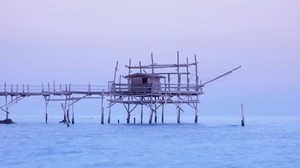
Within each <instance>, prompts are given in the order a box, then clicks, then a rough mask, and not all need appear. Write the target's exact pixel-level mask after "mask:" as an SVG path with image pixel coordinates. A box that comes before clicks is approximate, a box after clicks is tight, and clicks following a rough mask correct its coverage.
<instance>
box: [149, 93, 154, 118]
mask: <svg viewBox="0 0 300 168" xmlns="http://www.w3.org/2000/svg"><path fill="white" fill-rule="evenodd" d="M152 103H153V102H152V96H150V117H149V124H152V117H153V104H152Z"/></svg>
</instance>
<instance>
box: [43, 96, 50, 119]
mask: <svg viewBox="0 0 300 168" xmlns="http://www.w3.org/2000/svg"><path fill="white" fill-rule="evenodd" d="M44 98H45V123H46V124H47V123H48V103H49V99H48V97H47V96H44Z"/></svg>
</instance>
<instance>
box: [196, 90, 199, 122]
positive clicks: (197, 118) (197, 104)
mask: <svg viewBox="0 0 300 168" xmlns="http://www.w3.org/2000/svg"><path fill="white" fill-rule="evenodd" d="M196 99H197V102H196V107H195V123H198V104H199V95H197V98H196Z"/></svg>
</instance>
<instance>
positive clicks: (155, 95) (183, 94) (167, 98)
mask: <svg viewBox="0 0 300 168" xmlns="http://www.w3.org/2000/svg"><path fill="white" fill-rule="evenodd" d="M151 61H152V63H151V64H150V65H142V64H141V62H139V65H138V66H133V65H132V64H131V60H129V65H128V66H126V68H128V75H127V76H126V77H128V76H130V75H132V71H137V72H138V73H139V74H142V73H144V74H147V76H150V77H151V76H152V78H154V77H156V76H162V77H161V78H163V79H164V81H163V83H161V84H160V85H161V86H160V87H159V88H160V90H157V89H153V90H152V89H151V87H153V86H150V89H148V88H142V86H141V88H139V89H134V90H132V89H130V88H131V87H132V84H131V83H130V80H129V79H127V80H128V81H127V83H121V82H119V83H117V82H116V81H115V80H114V81H113V82H112V83H111V87H110V90H111V97H110V99H109V102H110V104H109V107H111V106H113V105H114V104H117V103H121V104H123V105H124V107H125V109H126V111H127V123H130V116H131V112H132V111H133V110H134V109H136V108H137V107H138V106H140V108H141V123H143V111H144V107H148V108H149V109H150V117H149V124H151V123H152V120H153V115H154V122H155V123H157V114H158V110H159V108H161V115H162V116H161V122H162V123H164V109H165V108H164V106H165V105H167V104H173V105H175V106H176V109H177V123H180V114H181V112H182V111H183V109H182V105H183V104H187V105H189V106H190V107H192V108H193V109H194V111H195V118H194V122H195V123H197V122H198V113H199V109H198V104H199V96H200V95H201V94H203V92H202V86H201V83H199V76H198V62H197V57H196V55H195V56H194V61H193V62H192V63H189V60H188V58H186V63H180V61H179V52H177V63H175V64H156V63H154V60H153V54H151ZM117 66H118V64H117ZM117 66H116V70H117V69H118V68H117ZM147 70H148V71H149V70H150V71H151V72H149V73H148V72H147ZM191 71H193V72H194V73H193V75H195V80H194V81H191V80H190V79H191ZM115 74H116V71H115ZM183 76H185V79H186V80H182V79H183ZM136 87H137V86H135V88H136ZM148 87H149V86H148ZM148 90H149V91H148ZM108 122H109V121H108Z"/></svg>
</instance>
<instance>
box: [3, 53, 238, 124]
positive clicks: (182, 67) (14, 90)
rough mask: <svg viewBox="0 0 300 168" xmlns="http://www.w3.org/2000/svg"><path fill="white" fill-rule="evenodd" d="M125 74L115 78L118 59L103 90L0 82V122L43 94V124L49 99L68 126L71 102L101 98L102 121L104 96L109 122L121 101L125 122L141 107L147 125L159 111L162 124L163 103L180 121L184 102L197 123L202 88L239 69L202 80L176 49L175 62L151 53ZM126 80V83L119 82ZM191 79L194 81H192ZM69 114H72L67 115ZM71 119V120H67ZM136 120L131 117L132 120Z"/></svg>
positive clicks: (196, 70)
mask: <svg viewBox="0 0 300 168" xmlns="http://www.w3.org/2000/svg"><path fill="white" fill-rule="evenodd" d="M125 67H126V68H127V69H128V74H127V75H126V76H122V75H119V79H118V81H117V72H118V62H117V63H116V67H115V70H114V77H113V80H112V81H108V85H107V87H106V89H103V88H102V89H101V88H99V87H92V85H90V84H88V85H87V86H84V87H80V88H78V87H76V85H72V84H67V85H61V84H59V85H57V84H55V82H53V84H50V83H47V84H46V85H44V84H42V85H41V86H39V87H37V86H31V85H8V84H6V83H5V84H4V85H0V97H4V100H5V102H4V105H1V106H0V109H1V110H2V111H3V112H5V113H6V117H5V120H3V121H1V123H6V124H8V123H12V120H11V119H9V113H10V111H9V108H10V107H11V106H12V105H14V104H16V103H17V102H18V101H21V100H22V99H24V98H26V97H31V96H42V97H44V100H45V123H47V122H48V104H49V102H50V101H60V102H61V108H62V111H63V116H64V119H63V120H62V121H61V122H64V123H66V124H67V126H69V124H70V123H72V124H74V123H75V121H74V104H75V103H76V102H78V101H80V100H83V99H100V101H101V110H100V112H101V124H104V116H105V115H104V113H105V110H104V102H103V101H104V99H106V100H107V101H108V102H109V103H108V107H107V108H108V114H107V115H106V116H107V123H108V124H110V123H111V113H112V107H113V106H114V105H115V104H122V105H123V106H124V108H125V110H126V112H127V118H126V122H127V123H130V121H131V113H132V112H133V111H134V110H135V109H137V108H138V107H139V108H140V112H141V113H140V123H143V116H144V109H145V108H147V109H148V110H149V121H148V123H149V124H152V123H153V118H154V123H157V122H158V121H157V119H158V117H157V116H158V114H159V113H160V114H161V123H164V117H165V116H164V113H165V106H166V105H174V106H175V107H176V113H177V123H180V116H181V112H183V105H188V106H189V107H191V108H192V109H193V110H194V114H195V115H194V119H193V121H194V123H198V113H199V109H198V105H199V96H200V95H202V94H203V91H202V90H203V87H204V86H205V85H207V84H208V83H211V82H213V81H215V80H217V79H219V78H222V77H224V76H227V75H229V74H230V73H232V72H233V71H236V70H238V69H239V68H241V66H238V67H236V68H234V69H232V70H230V71H228V72H226V73H224V74H222V75H219V76H217V77H215V78H213V79H212V80H209V81H207V82H204V83H202V82H201V80H199V76H198V61H197V57H196V55H194V58H193V61H192V62H190V61H189V59H188V58H186V62H185V63H180V58H179V52H177V62H176V63H174V64H157V63H154V59H153V54H152V53H151V64H146V65H143V64H142V63H141V61H140V62H139V64H138V65H132V63H131V60H130V59H129V64H128V65H126V66H125ZM122 79H123V80H124V79H126V82H122ZM192 79H193V80H192ZM70 115H71V116H70ZM70 119H71V120H70ZM135 122H136V119H135V118H134V123H135Z"/></svg>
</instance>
